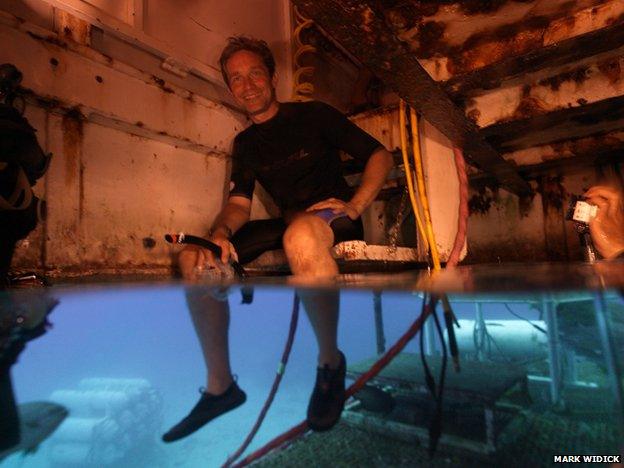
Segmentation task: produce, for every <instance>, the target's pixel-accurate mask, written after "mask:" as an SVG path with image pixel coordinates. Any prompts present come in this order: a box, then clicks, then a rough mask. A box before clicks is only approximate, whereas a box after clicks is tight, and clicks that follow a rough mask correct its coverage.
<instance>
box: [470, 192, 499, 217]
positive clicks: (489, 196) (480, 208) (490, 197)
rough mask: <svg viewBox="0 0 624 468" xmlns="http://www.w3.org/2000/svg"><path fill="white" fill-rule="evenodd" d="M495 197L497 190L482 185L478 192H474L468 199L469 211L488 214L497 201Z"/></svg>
mask: <svg viewBox="0 0 624 468" xmlns="http://www.w3.org/2000/svg"><path fill="white" fill-rule="evenodd" d="M495 197H496V193H495V192H492V191H491V190H489V189H487V188H486V187H480V188H479V191H478V193H477V194H474V195H473V196H472V197H470V200H468V211H469V212H470V214H471V215H473V214H480V215H485V214H487V213H488V211H490V208H491V207H492V204H493V203H494V201H495Z"/></svg>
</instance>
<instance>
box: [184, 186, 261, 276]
mask: <svg viewBox="0 0 624 468" xmlns="http://www.w3.org/2000/svg"><path fill="white" fill-rule="evenodd" d="M250 212H251V200H250V199H249V198H247V197H242V196H237V195H234V196H231V197H230V198H229V199H228V201H227V203H226V205H225V206H224V207H223V209H222V210H221V212H220V213H219V214H218V215H217V218H216V219H215V222H214V223H213V224H212V229H211V234H210V240H211V241H212V242H214V243H215V244H217V245H218V246H219V247H221V252H222V253H221V261H222V262H223V263H226V262H228V261H229V259H230V256H231V255H234V257H235V258H236V252H235V250H234V247H233V246H232V244H231V242H230V237H231V235H232V234H234V233H235V232H236V231H238V230H239V229H240V228H241V227H242V226H243V224H245V223H246V222H247V221H248V220H249V213H250ZM206 263H208V264H209V265H212V266H215V259H214V255H212V252H210V251H209V250H207V249H204V248H202V247H198V246H196V245H187V246H186V247H184V249H182V251H181V252H180V255H179V257H178V264H179V265H180V270H181V272H182V276H183V277H184V278H185V279H190V280H194V279H197V270H201V269H202V268H204V265H205V264H206Z"/></svg>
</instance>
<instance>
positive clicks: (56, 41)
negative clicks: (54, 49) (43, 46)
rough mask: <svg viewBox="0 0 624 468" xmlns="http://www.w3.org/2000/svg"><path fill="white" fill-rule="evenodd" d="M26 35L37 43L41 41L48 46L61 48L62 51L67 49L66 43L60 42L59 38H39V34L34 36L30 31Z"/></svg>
mask: <svg viewBox="0 0 624 468" xmlns="http://www.w3.org/2000/svg"><path fill="white" fill-rule="evenodd" d="M27 34H28V35H29V36H30V37H32V38H33V39H35V40H37V41H41V42H44V43H48V44H53V45H55V46H58V47H61V48H62V49H67V47H68V46H67V42H65V41H61V40H60V39H59V38H57V37H55V36H40V35H39V34H35V33H34V32H32V31H28V32H27Z"/></svg>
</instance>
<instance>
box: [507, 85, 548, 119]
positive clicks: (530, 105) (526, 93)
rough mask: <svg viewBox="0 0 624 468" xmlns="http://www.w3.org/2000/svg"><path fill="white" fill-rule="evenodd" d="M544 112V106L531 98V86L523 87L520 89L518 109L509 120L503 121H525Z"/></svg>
mask: <svg viewBox="0 0 624 468" xmlns="http://www.w3.org/2000/svg"><path fill="white" fill-rule="evenodd" d="M545 112H546V105H545V104H544V102H542V101H541V100H540V99H537V98H535V97H533V96H531V86H529V85H525V86H524V87H523V88H522V97H521V99H520V103H519V104H518V107H517V108H516V110H515V111H514V113H513V114H512V116H511V117H510V118H509V119H505V121H511V120H518V119H526V118H529V117H531V116H534V115H536V114H543V113H545Z"/></svg>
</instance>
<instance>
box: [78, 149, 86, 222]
mask: <svg viewBox="0 0 624 468" xmlns="http://www.w3.org/2000/svg"><path fill="white" fill-rule="evenodd" d="M80 156H81V158H80V173H79V178H78V221H82V216H83V214H84V189H85V186H84V172H85V165H84V163H83V162H82V152H81V154H80Z"/></svg>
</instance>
